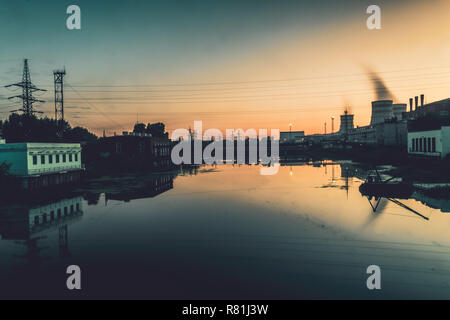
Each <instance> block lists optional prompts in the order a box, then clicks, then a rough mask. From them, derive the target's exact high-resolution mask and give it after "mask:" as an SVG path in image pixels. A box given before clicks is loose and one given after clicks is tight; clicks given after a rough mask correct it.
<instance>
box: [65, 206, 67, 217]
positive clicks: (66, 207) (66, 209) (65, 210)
mask: <svg viewBox="0 0 450 320" xmlns="http://www.w3.org/2000/svg"><path fill="white" fill-rule="evenodd" d="M64 215H65V216H67V207H64Z"/></svg>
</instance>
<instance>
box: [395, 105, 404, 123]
mask: <svg viewBox="0 0 450 320" xmlns="http://www.w3.org/2000/svg"><path fill="white" fill-rule="evenodd" d="M403 112H406V103H396V104H393V105H392V113H393V114H394V117H396V118H397V120H403Z"/></svg>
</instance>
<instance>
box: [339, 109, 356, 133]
mask: <svg viewBox="0 0 450 320" xmlns="http://www.w3.org/2000/svg"><path fill="white" fill-rule="evenodd" d="M353 128H354V125H353V115H352V114H348V112H347V111H345V112H344V114H343V115H341V126H340V128H339V133H348V130H350V129H353Z"/></svg>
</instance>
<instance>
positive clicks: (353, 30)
mask: <svg viewBox="0 0 450 320" xmlns="http://www.w3.org/2000/svg"><path fill="white" fill-rule="evenodd" d="M0 4H1V8H2V9H1V10H0V43H1V46H0V117H1V118H3V119H4V118H6V117H7V116H8V114H9V111H10V110H13V109H16V108H17V107H20V103H19V102H18V101H15V100H7V99H6V97H8V96H10V95H15V94H17V92H15V91H11V90H10V89H7V88H4V86H5V85H7V84H10V83H14V82H18V81H20V79H21V74H22V68H23V59H24V58H27V59H29V66H30V70H31V79H32V82H33V83H34V84H35V85H36V86H38V87H40V88H44V89H47V90H48V91H47V92H45V93H43V94H42V95H40V96H37V97H38V98H40V99H43V100H45V101H46V102H45V103H43V104H38V105H36V109H37V110H41V111H43V112H44V114H45V115H47V116H49V117H54V92H53V75H52V71H53V70H54V69H60V68H64V67H65V69H66V72H67V75H66V77H65V92H64V96H65V117H66V120H68V121H69V122H70V123H71V124H72V125H73V126H76V125H81V126H84V127H87V128H89V129H90V130H92V131H94V132H95V133H97V134H101V133H102V132H103V130H105V132H106V134H108V135H111V134H113V133H114V132H117V133H121V132H122V131H126V130H131V129H132V127H133V125H134V124H135V123H136V121H139V122H144V123H148V122H158V121H161V122H164V123H165V124H166V128H167V129H168V131H169V132H171V131H172V130H174V129H177V128H189V127H193V122H194V120H201V121H203V128H204V130H205V129H207V128H218V129H220V130H223V131H225V129H226V128H243V129H249V128H254V129H259V128H262V129H272V128H276V129H280V130H281V131H287V130H289V123H292V125H293V126H292V130H304V131H306V133H307V134H312V133H322V132H323V130H324V129H323V128H324V123H325V122H327V124H328V125H327V127H328V130H329V129H330V128H331V117H335V118H339V115H340V114H342V112H343V111H344V109H345V108H346V107H349V108H350V110H351V111H352V112H353V113H354V114H355V123H356V125H360V126H362V125H367V124H368V123H369V121H370V111H371V110H370V103H371V101H373V100H374V99H376V92H374V90H373V84H372V83H371V81H370V77H371V75H373V74H376V75H378V76H379V77H380V78H382V79H383V81H384V83H385V84H386V86H387V87H388V88H389V91H390V92H391V93H392V95H393V96H394V97H395V98H394V100H395V102H398V103H408V99H409V98H410V97H413V96H416V95H420V94H424V95H425V100H426V101H427V102H432V101H435V100H440V99H445V98H448V97H449V96H450V94H449V93H450V92H449V87H450V86H449V84H450V59H449V57H450V19H448V12H450V11H449V10H450V2H449V1H446V0H427V1H414V0H390V1H365V0H354V1H350V0H342V1H331V0H323V1H301V0H297V1H287V0H282V1H280V0H278V1H270V0H240V1H235V0H231V1H230V0H228V1H212V0H209V1H203V0H202V1H200V0H199V1H196V0H191V1H175V0H165V1H151V0H147V1H145V0H142V1H137V0H134V1H133V0H131V1H112V0H110V1H92V0H91V1H64V0H58V1H42V0H40V1H37V0H28V1H26V0H16V1H8V2H7V1H6V0H0ZM71 4H76V5H78V6H79V7H80V9H81V30H68V29H67V28H66V19H67V17H68V15H67V14H66V8H67V7H68V6H69V5H71ZM371 4H377V5H379V6H380V8H381V26H382V28H381V30H369V29H368V28H367V27H366V19H367V18H368V16H369V15H368V14H367V13H366V9H367V7H368V6H369V5H371ZM338 127H339V125H338V123H337V122H336V123H335V130H338Z"/></svg>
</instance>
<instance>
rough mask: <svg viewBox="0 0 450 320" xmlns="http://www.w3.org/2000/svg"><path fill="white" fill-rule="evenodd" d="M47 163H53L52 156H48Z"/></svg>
mask: <svg viewBox="0 0 450 320" xmlns="http://www.w3.org/2000/svg"><path fill="white" fill-rule="evenodd" d="M48 163H53V155H52V154H49V155H48Z"/></svg>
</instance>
